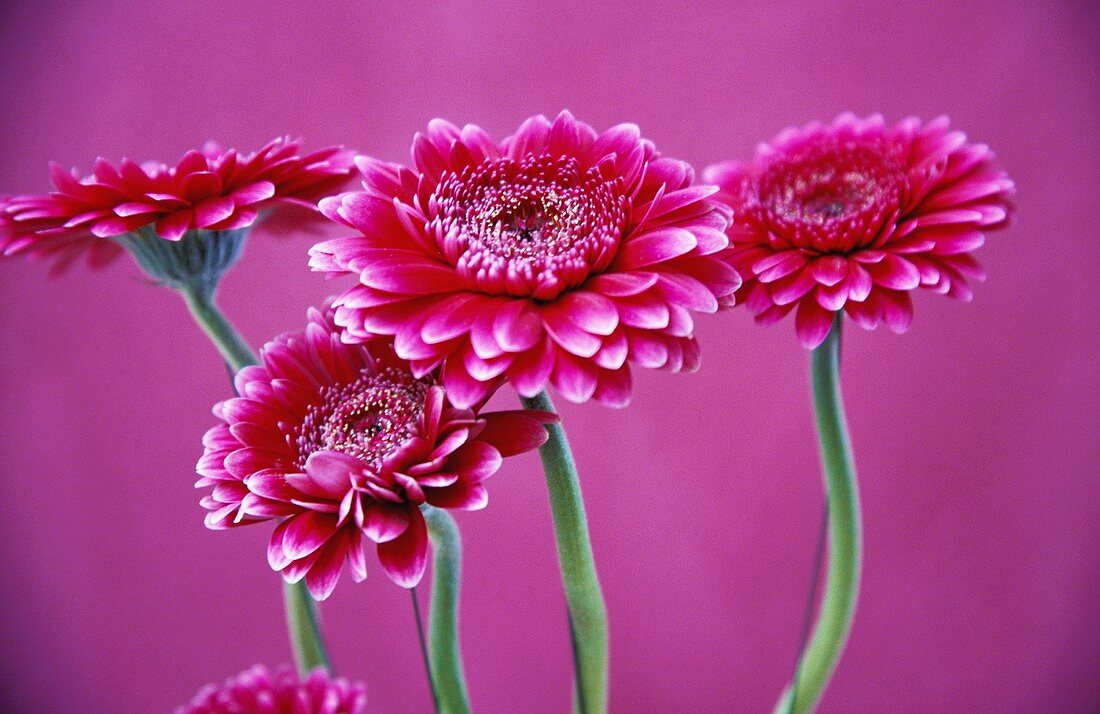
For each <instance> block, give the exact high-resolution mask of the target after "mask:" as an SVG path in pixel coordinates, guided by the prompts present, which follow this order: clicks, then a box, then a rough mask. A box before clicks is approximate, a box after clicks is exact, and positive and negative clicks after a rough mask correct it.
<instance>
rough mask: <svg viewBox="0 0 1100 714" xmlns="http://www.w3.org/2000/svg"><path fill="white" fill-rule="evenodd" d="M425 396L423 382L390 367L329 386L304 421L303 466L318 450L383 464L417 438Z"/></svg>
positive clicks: (300, 440) (301, 440)
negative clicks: (351, 380) (387, 458)
mask: <svg viewBox="0 0 1100 714" xmlns="http://www.w3.org/2000/svg"><path fill="white" fill-rule="evenodd" d="M427 392H428V388H427V386H426V385H425V384H424V383H423V382H421V381H419V380H417V379H415V378H414V377H413V376H412V375H411V374H409V373H408V372H402V371H400V370H397V369H392V368H390V369H386V370H383V371H381V372H378V373H373V372H372V373H369V374H368V373H364V374H363V375H362V376H360V377H359V379H357V380H355V381H354V382H350V383H348V384H344V385H334V386H330V387H326V388H325V389H324V390H322V391H321V401H320V402H319V403H318V404H316V405H315V406H313V407H312V408H310V410H309V412H308V413H307V414H306V416H305V418H304V419H303V421H302V430H301V432H300V434H299V436H298V454H299V466H301V465H303V464H304V463H305V460H306V459H307V458H309V455H310V454H312V453H313V452H315V451H339V452H340V453H343V454H347V455H348V456H354V457H356V458H358V459H360V460H362V461H363V462H365V463H367V464H372V465H378V464H380V463H381V462H382V461H384V460H385V458H386V457H388V456H390V455H391V454H393V453H394V452H395V451H397V450H398V449H400V448H401V447H402V446H404V445H405V444H406V443H408V441H409V440H410V439H412V438H413V437H415V436H416V435H417V434H418V433H419V431H420V423H421V418H422V416H423V414H424V398H425V396H426V395H427Z"/></svg>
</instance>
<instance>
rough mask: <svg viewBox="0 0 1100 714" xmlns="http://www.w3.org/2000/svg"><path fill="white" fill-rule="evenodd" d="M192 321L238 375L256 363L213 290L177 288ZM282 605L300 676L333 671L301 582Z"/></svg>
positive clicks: (288, 587)
mask: <svg viewBox="0 0 1100 714" xmlns="http://www.w3.org/2000/svg"><path fill="white" fill-rule="evenodd" d="M180 294H181V295H182V296H183V299H184V301H186V302H187V307H188V309H190V310H191V316H192V317H194V318H195V322H196V323H198V325H199V327H201V328H202V329H203V331H204V332H205V333H206V335H207V337H209V338H210V341H211V342H213V343H214V346H215V347H217V348H218V352H220V353H221V355H222V358H223V359H224V360H225V361H226V363H227V364H228V365H229V366H230V368H231V369H232V370H233V371H234V372H237V371H239V370H240V369H242V368H244V367H247V366H248V365H253V364H258V363H259V360H257V359H256V355H255V354H254V353H253V352H252V349H251V348H250V347H249V346H248V343H246V342H245V341H244V339H243V338H242V337H241V336H240V334H239V333H238V332H237V331H236V330H235V329H233V325H231V324H230V323H229V321H228V320H227V319H226V318H225V315H223V314H222V311H221V310H219V309H218V306H217V305H216V304H215V303H214V291H213V290H212V289H210V288H208V287H206V286H203V285H189V286H186V287H183V288H181V289H180ZM283 602H284V606H285V609H286V623H287V629H288V630H289V632H290V643H291V647H292V648H293V649H294V661H295V662H297V664H298V670H299V671H300V672H302V673H303V674H305V673H307V672H309V671H310V670H312V669H314V668H315V667H323V668H324V669H325V670H327V671H329V672H331V671H332V663H331V662H330V660H329V657H328V653H327V652H326V651H325V644H324V641H323V640H322V639H321V631H320V627H319V624H318V621H317V606H316V604H315V603H314V602H313V598H312V597H311V596H310V594H309V591H308V590H307V589H306V584H305V583H304V582H297V583H294V584H291V583H283Z"/></svg>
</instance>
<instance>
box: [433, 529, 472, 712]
mask: <svg viewBox="0 0 1100 714" xmlns="http://www.w3.org/2000/svg"><path fill="white" fill-rule="evenodd" d="M424 518H425V520H426V521H427V523H428V536H429V537H430V538H431V540H432V551H433V554H432V604H431V615H430V622H429V636H428V642H429V644H428V649H429V650H430V652H431V657H430V659H431V663H432V675H433V679H434V681H435V689H436V694H437V695H438V697H439V711H441V712H443V714H469V711H470V698H469V695H468V694H467V693H466V680H465V677H464V676H463V674H462V652H461V651H460V649H459V645H458V591H459V581H460V579H461V571H462V539H461V538H460V537H459V535H458V526H457V525H455V521H454V519H453V518H451V515H450V514H449V513H447V512H446V511H443V510H440V509H438V508H429V509H426V511H425V513H424Z"/></svg>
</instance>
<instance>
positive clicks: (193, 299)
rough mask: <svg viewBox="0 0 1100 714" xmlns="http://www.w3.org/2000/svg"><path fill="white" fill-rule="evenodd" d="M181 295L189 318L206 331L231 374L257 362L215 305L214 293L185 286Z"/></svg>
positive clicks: (196, 287)
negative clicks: (188, 312) (231, 371)
mask: <svg viewBox="0 0 1100 714" xmlns="http://www.w3.org/2000/svg"><path fill="white" fill-rule="evenodd" d="M180 294H181V295H183V299H184V300H185V301H186V302H187V307H188V309H189V310H191V316H192V317H194V318H195V322H197V323H198V325H199V327H201V328H202V329H203V331H204V332H206V335H207V337H209V338H210V341H211V342H213V343H214V346H215V347H217V348H218V352H220V353H221V356H222V359H224V360H225V361H226V362H227V363H228V364H229V366H230V367H231V368H232V369H233V371H234V372H238V371H240V370H241V369H242V368H244V367H247V366H248V365H252V364H258V363H259V360H257V359H256V355H255V354H254V353H253V352H252V348H251V347H249V346H248V343H247V342H245V341H244V339H243V338H242V337H241V336H240V334H239V333H238V332H237V331H236V330H235V329H233V325H231V324H229V320H227V319H225V315H223V314H222V311H221V310H219V309H218V306H217V305H215V304H214V291H213V290H210V289H208V288H206V287H205V286H202V285H197V286H188V287H184V288H181V289H180Z"/></svg>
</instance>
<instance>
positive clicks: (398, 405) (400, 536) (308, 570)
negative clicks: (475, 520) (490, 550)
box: [196, 309, 555, 600]
mask: <svg viewBox="0 0 1100 714" xmlns="http://www.w3.org/2000/svg"><path fill="white" fill-rule="evenodd" d="M261 362H262V364H261V365H259V366H252V367H245V368H244V369H242V370H241V371H240V372H239V373H238V374H237V380H236V386H237V392H238V393H239V394H240V395H241V396H240V397H238V398H236V399H229V400H227V401H224V402H221V403H220V404H218V405H217V406H215V408H214V414H215V415H216V416H217V417H218V418H219V419H221V420H222V423H221V424H218V425H217V426H215V427H214V428H212V429H211V430H210V431H208V432H207V433H206V436H205V437H204V438H203V444H204V446H205V453H204V454H203V457H202V458H201V459H200V460H199V463H198V473H199V474H200V476H201V478H200V479H199V480H198V483H197V484H196V486H197V487H199V488H210V489H211V491H210V493H209V494H208V495H207V496H206V497H205V498H203V500H202V505H203V506H204V507H205V508H206V509H207V510H208V511H209V513H208V514H207V515H206V525H207V526H208V527H209V528H213V529H222V528H228V527H231V526H237V525H244V524H248V523H255V522H258V521H265V520H268V519H272V518H279V519H283V520H282V522H281V523H280V524H279V525H278V526H277V527H276V528H275V531H274V533H273V534H272V537H271V543H270V546H269V548H268V560H269V562H270V564H271V567H272V568H274V569H275V570H278V571H281V572H282V574H283V577H284V579H286V581H287V582H292V583H293V582H298V581H299V580H301V579H302V578H303V577H304V578H305V581H306V585H307V587H308V588H309V591H310V592H311V593H312V594H313V596H314V597H315V598H316V599H318V600H323V599H325V598H327V597H328V596H329V594H331V593H332V590H333V588H334V587H335V586H336V581H337V579H338V577H339V575H340V571H341V569H342V567H343V564H344V561H345V560H346V561H347V562H348V563H349V565H350V568H351V573H352V577H353V578H354V579H355V580H356V581H361V580H363V579H364V578H365V577H366V575H367V567H366V550H367V546H368V544H377V550H378V559H379V561H380V563H381V565H382V568H383V570H385V571H386V574H387V575H389V577H390V579H392V580H393V581H394V582H395V583H397V584H398V585H401V586H402V587H414V586H415V585H416V584H417V583H418V582H419V581H420V578H421V577H422V576H423V574H424V569H425V566H426V563H427V551H428V536H427V532H426V527H425V523H424V517H423V515H422V514H421V510H420V509H421V506H423V505H425V504H427V505H430V506H434V507H436V508H457V509H464V510H477V509H480V508H484V507H485V505H486V504H487V503H488V499H489V495H488V492H487V491H486V489H485V484H484V482H485V479H487V478H489V477H490V476H492V475H493V474H494V473H496V471H497V469H499V468H500V465H501V461H502V459H503V457H505V456H511V455H513V454H518V453H522V452H524V451H528V450H531V449H534V448H537V447H538V446H540V445H541V444H542V443H543V442H544V441H546V438H547V435H546V429H545V427H544V426H543V424H544V423H548V422H550V421H553V420H554V419H555V417H554V416H553V415H552V414H547V413H544V412H539V411H531V410H525V411H506V412H492V413H481V412H480V407H481V404H474V405H471V406H470V407H468V408H463V409H459V408H455V407H453V406H451V405H450V404H449V403H448V402H447V399H446V396H445V389H444V387H443V386H441V385H440V384H439V383H438V381H437V379H436V378H435V376H434V375H432V374H427V375H421V376H419V377H418V376H415V375H414V374H413V373H412V371H411V368H410V366H409V363H408V362H407V361H405V360H402V359H401V358H400V357H398V356H397V355H396V354H394V351H393V347H392V345H391V344H390V343H388V342H386V341H382V340H375V341H372V342H371V343H369V344H367V345H349V344H345V343H343V342H341V340H340V330H339V329H338V328H337V327H336V326H335V325H334V324H333V322H332V311H331V309H329V310H326V311H325V312H320V311H317V310H311V311H310V313H309V325H308V326H307V328H306V331H305V332H304V333H298V334H291V335H283V336H282V337H279V338H277V339H275V340H274V341H272V342H269V343H268V344H267V345H266V346H265V347H264V349H263V351H262V353H261Z"/></svg>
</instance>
